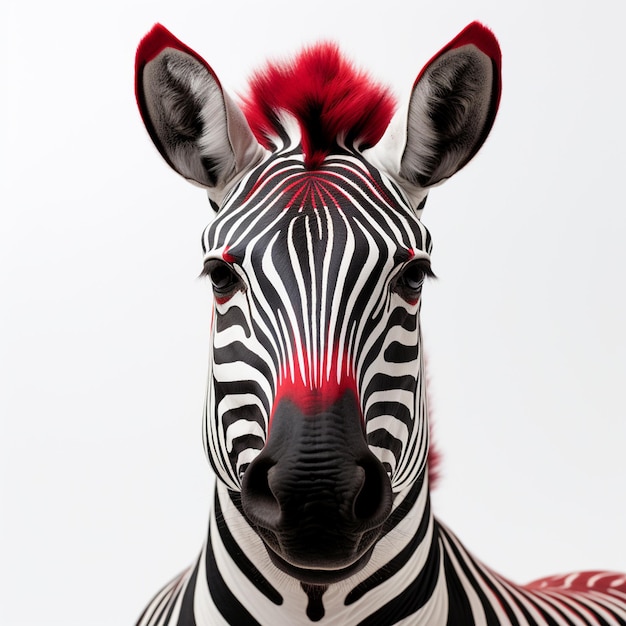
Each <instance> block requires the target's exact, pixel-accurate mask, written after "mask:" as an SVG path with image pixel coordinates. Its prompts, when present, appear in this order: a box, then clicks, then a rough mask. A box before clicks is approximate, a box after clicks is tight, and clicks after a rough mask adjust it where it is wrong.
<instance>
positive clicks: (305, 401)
mask: <svg viewBox="0 0 626 626" xmlns="http://www.w3.org/2000/svg"><path fill="white" fill-rule="evenodd" d="M338 354H339V352H338V350H337V348H335V349H334V350H333V352H332V356H331V357H330V358H331V364H330V368H329V367H328V362H327V359H326V358H323V359H322V362H318V363H311V365H310V366H309V359H308V355H307V353H306V351H303V363H304V370H305V371H303V372H302V371H301V370H300V367H299V365H298V362H297V360H296V363H295V368H296V370H295V372H293V380H292V372H291V370H289V371H284V372H283V374H284V375H283V377H282V379H281V380H280V381H279V383H278V388H277V390H276V395H275V397H274V404H273V407H272V412H271V415H270V428H271V423H272V418H273V416H274V411H275V410H276V407H277V406H278V405H279V403H280V402H281V401H282V400H285V399H287V400H289V401H291V402H293V403H294V404H295V405H296V406H297V407H298V409H299V410H300V411H301V412H302V413H303V415H307V416H310V417H314V416H315V415H316V414H319V413H321V412H323V411H325V410H328V409H330V408H331V407H332V406H333V404H335V403H336V402H337V401H338V400H339V399H340V398H341V397H342V396H343V395H344V394H345V393H346V392H348V391H351V392H352V393H353V394H354V397H355V398H357V399H358V397H359V394H358V391H357V384H356V379H355V377H354V374H353V373H352V372H351V371H349V369H348V368H349V366H350V361H349V360H347V358H346V357H345V355H344V357H343V358H342V359H341V365H340V364H339V358H338ZM294 358H295V357H294ZM338 367H341V371H340V372H339V374H338V371H337V368H338ZM312 370H317V377H318V378H317V380H314V377H313V371H312ZM359 406H360V404H359ZM360 419H361V420H363V415H362V414H361V415H360Z"/></svg>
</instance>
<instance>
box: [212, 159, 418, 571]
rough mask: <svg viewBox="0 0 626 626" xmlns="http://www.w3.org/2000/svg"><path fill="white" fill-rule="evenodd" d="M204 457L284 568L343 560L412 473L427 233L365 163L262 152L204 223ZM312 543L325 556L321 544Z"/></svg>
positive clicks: (370, 538)
mask: <svg viewBox="0 0 626 626" xmlns="http://www.w3.org/2000/svg"><path fill="white" fill-rule="evenodd" d="M203 242H204V248H205V272H206V274H208V276H209V277H210V280H211V283H212V286H213V290H214V295H215V314H214V321H213V327H212V358H211V371H210V377H209V388H208V397H207V404H206V415H205V443H206V447H207V453H208V457H209V459H210V461H211V463H212V465H213V467H214V469H215V471H216V473H217V475H218V476H219V477H220V479H221V480H222V481H224V483H225V484H226V485H227V486H228V488H229V489H231V490H234V491H241V499H242V505H243V511H244V513H245V514H246V516H247V517H248V519H249V520H250V521H251V522H252V524H253V525H254V526H255V528H256V529H257V530H258V531H259V533H260V534H261V536H262V538H263V539H264V540H265V542H266V544H267V545H268V546H269V548H270V554H271V555H272V556H274V557H276V558H277V559H282V560H284V561H286V562H287V563H289V564H290V565H292V566H295V567H299V566H302V565H303V564H307V566H308V567H309V568H310V567H316V568H326V569H328V568H331V567H333V568H342V569H343V568H345V567H347V566H351V565H353V564H354V563H355V562H358V560H359V558H361V557H362V556H363V555H364V554H366V553H367V552H368V550H369V548H370V547H371V546H372V543H373V542H374V541H375V539H376V538H377V537H378V535H379V533H380V530H381V528H382V525H383V523H384V521H385V520H386V519H387V517H388V515H389V513H390V511H391V504H392V493H394V492H399V491H402V490H404V489H406V488H408V487H410V486H411V485H412V484H413V482H414V481H415V480H416V479H417V478H418V477H419V476H421V475H423V472H424V467H425V463H426V456H427V427H426V424H425V419H424V416H425V411H424V394H423V384H422V379H421V353H420V341H419V340H420V330H419V316H418V314H419V308H420V294H421V289H422V284H423V281H424V278H425V276H426V275H428V274H429V273H430V261H429V256H428V253H429V251H430V236H429V234H428V232H427V230H426V229H425V227H424V226H423V225H422V223H421V222H420V221H419V220H418V219H417V216H416V213H415V212H414V211H413V210H412V209H411V208H410V207H409V205H408V204H407V202H406V200H405V198H404V196H403V194H402V192H401V191H400V190H399V189H398V188H397V187H396V186H395V185H393V184H392V183H391V182H390V181H389V180H388V179H387V178H386V177H384V176H383V175H381V174H380V173H379V172H378V171H377V170H376V169H375V168H373V167H372V166H371V165H369V164H368V163H367V162H366V161H365V160H364V159H363V158H361V157H356V156H354V155H344V156H333V157H332V158H328V159H326V161H325V162H324V164H323V165H322V166H321V167H320V168H319V169H318V170H316V171H309V170H307V169H305V167H304V165H303V162H302V158H298V156H297V155H285V156H274V157H272V158H271V159H269V160H268V161H267V162H265V163H263V164H262V165H261V166H259V167H257V168H256V169H255V170H254V172H253V173H252V175H250V176H249V177H248V178H247V179H245V180H244V181H242V182H241V183H240V185H239V187H238V188H237V189H236V191H235V192H233V194H232V196H231V197H230V199H228V200H227V202H226V204H225V206H224V207H223V208H222V209H221V210H220V211H219V213H218V215H217V217H216V218H215V220H214V221H213V222H212V224H211V225H210V226H209V227H208V228H207V230H206V231H205V234H204V237H203ZM320 545H323V546H326V547H327V550H320Z"/></svg>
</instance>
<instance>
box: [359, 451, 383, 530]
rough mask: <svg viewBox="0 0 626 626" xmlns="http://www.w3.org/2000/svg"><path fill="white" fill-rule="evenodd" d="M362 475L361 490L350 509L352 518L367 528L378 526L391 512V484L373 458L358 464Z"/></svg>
mask: <svg viewBox="0 0 626 626" xmlns="http://www.w3.org/2000/svg"><path fill="white" fill-rule="evenodd" d="M358 466H359V468H360V470H361V472H362V473H363V478H362V484H361V488H360V489H359V491H358V493H357V494H356V497H355V499H354V504H353V507H352V510H353V513H354V517H355V519H356V520H358V521H359V522H360V523H362V524H364V525H367V526H368V527H370V528H371V527H374V526H379V525H380V524H382V523H383V522H384V521H385V520H386V519H387V517H388V516H389V514H390V512H391V504H392V497H391V484H390V482H389V477H388V476H387V473H386V472H385V470H384V468H383V467H382V465H381V464H380V463H379V462H378V460H377V459H375V458H371V459H370V458H365V459H362V460H361V461H359V464H358Z"/></svg>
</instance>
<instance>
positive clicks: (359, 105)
mask: <svg viewBox="0 0 626 626" xmlns="http://www.w3.org/2000/svg"><path fill="white" fill-rule="evenodd" d="M499 67H500V52H499V47H498V45H497V42H496V41H495V38H494V37H493V35H492V34H491V33H490V32H489V31H488V30H487V29H485V28H484V27H482V26H480V25H478V24H472V25H470V26H468V27H467V28H466V29H465V30H464V31H463V32H461V33H460V34H459V35H458V36H457V37H456V38H455V39H454V40H453V41H452V42H450V43H449V44H448V45H447V46H446V47H444V48H443V49H442V50H441V51H440V52H439V54H437V55H436V56H435V57H433V59H431V61H430V62H429V63H428V64H427V65H426V66H425V67H424V69H423V70H422V71H421V73H420V74H419V76H418V78H417V80H416V81H415V83H414V85H413V90H412V93H411V99H410V102H409V106H408V110H407V111H406V115H404V114H399V115H396V116H395V117H394V118H393V119H392V112H393V108H394V101H393V98H392V97H391V96H390V94H389V92H388V91H387V90H386V89H384V88H382V87H381V86H379V85H377V84H375V83H373V82H372V81H370V80H369V78H367V76H366V75H364V74H363V73H361V72H359V71H357V70H356V69H355V68H354V67H353V66H352V65H351V64H350V63H348V62H347V61H346V60H345V59H344V58H343V57H342V56H341V54H340V53H339V51H338V49H337V48H336V47H335V46H333V45H332V44H320V45H318V46H314V47H312V48H310V49H306V50H304V51H303V52H302V53H301V54H300V55H299V56H297V57H296V58H295V59H294V60H293V62H290V63H287V64H283V65H276V64H270V65H269V66H268V67H267V68H266V69H265V70H264V71H263V72H261V73H259V74H256V75H255V76H254V77H253V79H252V81H251V84H250V86H251V91H250V94H249V95H248V97H247V99H246V100H245V101H244V107H243V110H242V109H240V108H239V107H238V106H237V105H236V104H235V103H234V102H233V100H232V99H231V98H230V97H229V96H228V94H227V93H226V92H224V90H223V88H222V85H221V83H220V81H219V80H218V79H217V76H216V75H215V73H214V72H213V70H212V69H211V67H210V66H209V65H208V64H207V63H206V62H205V61H204V60H203V59H202V58H201V57H199V56H198V55H197V54H196V53H195V52H193V50H191V49H190V48H188V47H187V46H186V45H185V44H183V43H182V42H180V41H178V40H177V39H176V38H175V37H173V35H171V33H169V32H167V31H166V30H165V29H164V28H163V27H161V26H156V27H155V28H154V29H153V31H151V33H149V34H148V36H147V37H146V38H145V39H144V40H143V41H142V43H141V45H140V46H139V49H138V52H137V60H136V72H137V82H136V93H137V101H138V104H139V108H140V111H141V112H142V116H143V119H144V122H145V124H146V128H147V130H148V132H149V134H150V136H151V137H152V139H153V141H154V143H155V145H156V146H157V148H158V149H159V150H160V152H161V154H162V155H163V157H164V158H165V159H166V161H167V162H168V163H169V164H170V165H171V166H172V167H173V168H174V169H175V170H176V171H177V172H178V173H180V174H181V175H182V176H184V177H185V178H186V179H188V180H191V181H193V182H195V183H197V184H199V185H201V186H203V187H206V188H207V190H208V193H209V197H210V199H211V201H212V203H213V206H214V208H217V209H218V213H217V217H216V218H215V220H214V221H213V223H212V224H211V225H210V226H209V227H208V229H207V230H206V232H205V234H204V237H203V241H204V250H205V259H204V268H205V269H204V271H205V273H206V274H207V275H208V276H209V277H210V280H211V282H212V284H213V290H214V293H215V311H214V316H213V326H212V341H211V357H210V359H209V361H210V373H209V384H208V394H207V401H206V409H205V419H204V441H205V447H206V450H207V454H208V457H209V460H210V462H211V464H212V465H213V467H214V469H215V471H216V473H217V475H218V477H219V478H220V479H221V481H222V482H223V483H224V484H225V486H226V487H227V488H228V489H230V490H231V493H230V497H231V498H232V500H233V502H234V503H236V505H237V506H238V507H239V508H240V511H241V512H242V513H243V514H244V515H245V517H246V518H247V521H248V522H249V524H250V526H252V527H253V528H254V530H255V531H256V532H257V533H258V535H259V536H260V537H261V538H262V539H263V541H264V543H265V546H266V548H268V550H267V552H268V555H269V557H270V559H271V560H272V562H273V563H274V565H276V566H277V567H278V568H279V569H281V570H282V571H283V572H286V573H288V574H290V575H291V576H293V577H294V578H296V579H297V580H300V581H302V582H305V583H310V584H329V583H331V582H335V581H338V580H342V579H344V578H346V577H348V576H350V575H352V574H353V573H354V572H356V571H358V570H359V569H361V568H362V567H364V565H365V563H367V561H368V559H369V557H370V555H371V552H372V550H373V548H374V546H375V544H376V541H377V540H378V539H379V538H380V536H382V535H384V534H385V533H386V532H387V531H388V530H389V526H393V524H394V521H393V519H392V517H393V516H391V513H392V509H393V502H394V497H393V494H394V493H396V494H397V493H400V492H403V491H405V490H407V489H409V488H410V487H412V486H413V485H415V486H416V488H417V489H418V488H421V485H420V482H419V479H420V478H423V477H424V476H425V474H426V458H427V452H428V428H427V425H426V407H425V390H424V381H423V375H422V355H421V352H420V328H419V308H420V295H421V289H422V283H423V281H424V278H425V276H426V275H428V274H429V273H430V263H429V257H428V255H429V252H430V237H429V235H428V232H427V231H426V229H425V228H424V227H423V226H422V224H421V223H420V221H419V219H418V216H419V213H420V211H421V208H422V206H423V204H424V201H425V198H426V196H427V194H428V190H429V189H430V187H432V186H433V185H436V184H439V183H440V182H442V181H444V180H445V179H447V178H449V177H450V176H452V175H453V174H454V173H455V172H456V171H458V170H459V169H460V168H462V167H463V166H464V165H465V164H466V163H467V162H468V161H469V160H470V159H471V158H472V157H473V156H474V154H475V153H476V152H477V150H478V149H479V148H480V146H481V145H482V143H483V141H484V140H485V138H486V137H487V134H488V133H489V130H490V128H491V125H492V123H493V120H494V118H495V113H496V109H497V106H498V101H499V97H500V72H499ZM401 500H402V498H398V499H396V500H395V502H400V501H401ZM387 522H389V523H388V524H387ZM386 524H387V526H386ZM321 572H324V573H321Z"/></svg>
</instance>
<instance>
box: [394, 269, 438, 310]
mask: <svg viewBox="0 0 626 626" xmlns="http://www.w3.org/2000/svg"><path fill="white" fill-rule="evenodd" d="M426 278H436V276H435V273H434V272H433V271H432V269H431V267H430V263H429V262H428V261H427V260H425V259H419V260H417V261H413V262H411V263H409V264H408V265H407V266H406V267H405V268H404V269H403V270H402V271H401V272H400V274H399V275H398V276H397V277H396V279H395V280H394V282H393V283H392V291H394V292H395V293H397V294H398V295H400V296H401V297H402V298H404V299H405V300H406V301H407V302H409V303H416V302H417V300H419V297H420V294H421V291H422V285H423V284H424V281H425V280H426Z"/></svg>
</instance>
